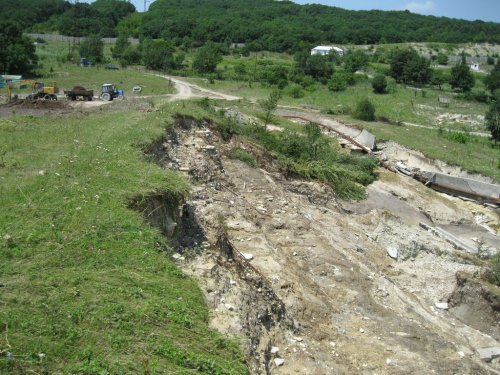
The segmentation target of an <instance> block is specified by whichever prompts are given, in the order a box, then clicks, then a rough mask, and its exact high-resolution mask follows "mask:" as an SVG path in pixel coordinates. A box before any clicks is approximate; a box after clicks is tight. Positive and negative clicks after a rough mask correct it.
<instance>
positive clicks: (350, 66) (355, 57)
mask: <svg viewBox="0 0 500 375" xmlns="http://www.w3.org/2000/svg"><path fill="white" fill-rule="evenodd" d="M368 61H369V57H368V55H367V54H366V53H364V52H363V51H359V50H358V51H354V52H351V53H349V54H347V56H345V58H344V64H345V70H347V71H348V72H351V73H355V72H357V71H358V70H362V69H364V68H365V67H366V66H367V65H368Z"/></svg>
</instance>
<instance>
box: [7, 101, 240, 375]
mask: <svg viewBox="0 0 500 375" xmlns="http://www.w3.org/2000/svg"><path fill="white" fill-rule="evenodd" d="M172 106H174V105H172ZM184 107H185V108H184V111H187V112H189V113H193V112H194V113H199V112H200V109H199V108H197V107H193V106H191V105H189V104H187V105H185V106H184ZM172 108H173V107H169V108H165V109H164V110H162V111H158V112H154V113H150V114H144V113H142V112H138V111H137V112H134V111H127V110H125V111H122V112H114V111H111V110H109V111H106V110H104V111H100V112H99V113H98V114H97V113H96V114H92V113H90V114H86V115H85V116H81V115H80V116H81V117H77V116H76V115H75V116H66V117H31V116H12V117H8V118H3V119H2V121H1V122H0V139H1V140H2V142H1V143H0V155H3V156H2V158H0V235H1V237H0V284H1V288H0V290H1V294H0V306H1V308H0V353H2V354H1V355H0V373H2V374H7V373H9V374H25V373H44V374H45V373H46V374H55V373H61V374H69V373H73V374H76V373H78V374H141V373H144V374H146V373H148V374H167V373H168V374H174V373H175V374H188V373H194V372H199V373H206V374H245V373H247V369H246V366H245V364H244V360H243V356H242V354H241V352H240V347H239V344H238V343H237V342H235V341H234V340H233V339H230V338H226V337H223V336H221V335H220V334H217V333H215V332H214V331H212V330H211V329H209V327H208V314H209V313H208V309H207V307H206V305H205V302H204V299H203V295H202V293H201V291H200V290H199V288H198V287H197V285H196V284H195V282H194V281H193V280H191V279H190V278H188V277H186V276H185V275H184V274H183V273H182V272H181V271H180V270H179V269H178V268H177V267H176V266H175V265H174V263H172V262H171V261H170V259H169V257H168V256H167V253H165V252H164V250H165V248H166V246H165V243H166V241H165V239H164V237H162V236H161V235H160V233H159V232H158V231H157V230H156V229H154V228H151V227H150V226H148V225H147V224H146V223H145V221H144V219H143V218H142V217H141V215H140V214H139V213H137V212H134V211H132V210H130V209H128V208H127V206H128V204H129V202H130V199H131V198H133V197H136V196H146V195H148V194H151V193H157V192H164V193H166V194H168V195H169V196H171V197H172V198H173V199H175V198H176V197H177V198H178V199H180V197H182V196H184V195H186V194H187V193H188V191H189V185H188V183H187V182H186V181H185V180H184V179H183V178H181V177H179V175H177V174H176V173H174V172H169V171H166V170H163V169H161V168H160V167H159V166H156V165H154V164H150V163H147V162H146V161H145V159H144V157H143V155H142V152H141V150H140V149H139V147H138V145H144V144H147V143H149V142H152V141H153V140H154V139H157V138H158V137H159V136H160V135H161V134H162V133H163V129H164V128H165V127H167V126H170V125H171V124H172V119H171V114H172V113H174V109H172ZM180 108H181V107H180V106H179V105H175V111H176V110H177V109H180ZM7 352H9V353H11V355H12V357H11V358H10V359H9V358H8V357H7V355H6V353H7Z"/></svg>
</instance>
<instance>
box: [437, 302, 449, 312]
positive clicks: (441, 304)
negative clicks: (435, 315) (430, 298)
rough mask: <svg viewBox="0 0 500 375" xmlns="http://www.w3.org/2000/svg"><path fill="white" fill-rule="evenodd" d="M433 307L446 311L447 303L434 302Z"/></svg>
mask: <svg viewBox="0 0 500 375" xmlns="http://www.w3.org/2000/svg"><path fill="white" fill-rule="evenodd" d="M435 306H436V307H437V308H438V309H441V310H448V303H446V302H436V304H435Z"/></svg>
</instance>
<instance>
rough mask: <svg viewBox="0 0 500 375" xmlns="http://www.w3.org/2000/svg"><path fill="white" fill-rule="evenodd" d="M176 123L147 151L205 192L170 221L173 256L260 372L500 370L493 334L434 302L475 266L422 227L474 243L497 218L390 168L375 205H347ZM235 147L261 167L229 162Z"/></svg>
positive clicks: (374, 191) (216, 322)
mask: <svg viewBox="0 0 500 375" xmlns="http://www.w3.org/2000/svg"><path fill="white" fill-rule="evenodd" d="M177 122H178V127H177V128H176V130H175V131H173V130H170V131H169V132H167V133H166V134H165V136H164V138H163V139H161V140H159V141H158V142H157V143H155V144H154V145H152V146H151V148H150V149H149V150H148V151H147V153H148V154H149V155H150V159H151V160H154V161H156V162H158V163H159V164H161V165H162V166H164V167H165V168H172V169H175V170H179V171H182V172H183V173H185V174H186V175H187V176H188V178H190V179H191V181H192V183H193V185H194V190H193V193H192V196H191V197H190V199H189V200H188V201H187V202H185V205H184V208H183V209H182V211H178V214H176V215H177V217H183V219H182V220H181V221H180V224H179V222H177V224H176V225H173V224H172V223H173V221H174V220H170V221H169V222H170V224H171V225H170V226H168V225H167V226H166V227H169V228H170V229H173V230H174V232H175V233H176V234H177V240H176V243H175V244H174V245H175V247H177V249H178V251H179V253H180V255H177V256H176V257H175V258H177V259H178V261H179V265H180V266H181V267H182V268H183V269H184V270H185V272H187V273H188V274H190V275H192V276H193V277H195V278H196V279H197V280H198V282H199V285H200V286H201V288H202V289H203V291H204V293H205V296H206V299H207V302H208V305H209V306H210V308H211V323H212V325H213V326H214V327H215V328H217V329H218V330H220V331H222V332H226V333H230V334H233V335H237V336H240V337H241V338H242V340H243V342H244V343H245V348H246V353H247V358H248V361H249V364H250V367H251V372H252V373H253V374H271V373H272V374H294V373H298V374H354V373H355V374H374V373H378V374H430V373H436V374H455V373H460V374H492V373H498V372H499V371H500V365H499V364H498V363H497V362H495V360H494V361H492V362H491V363H486V362H483V361H481V360H480V359H479V357H478V356H477V353H476V350H477V349H478V348H482V347H491V346H499V343H498V342H497V341H496V339H495V338H494V337H492V336H490V335H489V333H488V331H486V330H485V329H484V327H475V326H474V325H472V324H471V325H468V324H469V322H468V321H467V320H466V319H462V320H460V319H458V318H457V317H456V314H455V315H454V314H452V313H450V312H448V311H446V310H440V309H438V308H437V307H436V305H435V304H436V303H437V302H444V301H448V299H449V296H450V295H451V293H452V292H453V290H454V288H455V285H456V281H455V274H456V272H459V271H465V272H469V273H474V272H476V271H478V270H479V267H478V266H476V265H475V264H476V263H477V262H475V261H473V260H471V259H470V258H469V256H468V254H464V253H462V252H461V251H458V250H456V249H454V248H453V247H452V245H450V244H449V243H448V242H446V241H444V240H442V239H440V238H438V237H435V236H433V235H432V234H431V233H429V232H427V231H426V230H424V229H422V228H421V227H420V226H419V225H418V224H419V222H425V223H428V224H432V225H436V224H440V225H451V226H457V227H458V228H460V225H466V226H467V228H468V231H467V232H466V233H467V234H468V235H469V236H476V235H477V233H479V232H481V231H482V230H484V228H483V227H480V226H479V225H478V223H477V222H478V221H477V217H481V218H482V219H481V224H482V225H483V224H489V225H490V226H491V227H495V228H498V223H499V217H498V214H497V213H495V212H494V211H493V210H492V209H489V208H486V207H482V206H479V205H476V204H473V203H471V202H464V201H461V200H459V199H455V198H450V197H446V196H444V195H441V194H439V193H436V192H434V191H432V190H429V189H427V188H426V187H425V186H423V185H421V184H420V183H418V182H416V181H414V180H412V179H407V178H404V177H401V176H399V175H396V174H393V173H390V172H387V171H384V170H381V171H380V174H381V176H380V177H381V178H380V180H379V181H377V182H375V183H374V184H372V185H371V186H370V187H369V188H368V199H367V200H366V201H363V202H359V203H354V202H342V201H339V200H337V199H336V198H335V195H334V194H333V192H332V191H331V189H330V188H329V187H328V186H325V185H323V184H319V183H313V182H306V181H300V180H295V179H292V178H290V177H289V176H286V174H283V172H282V171H281V170H280V168H279V167H278V165H277V164H276V163H275V161H274V160H273V158H272V157H271V156H270V155H269V154H267V153H266V152H265V151H264V150H262V149H261V148H260V147H258V146H255V145H253V144H249V143H248V142H246V141H245V140H243V139H240V138H233V139H232V140H231V141H230V142H229V143H224V142H222V141H221V139H220V138H219V137H218V135H217V134H216V133H215V132H214V131H212V126H211V124H210V123H209V122H205V123H199V122H196V121H195V120H193V119H191V118H189V117H179V118H178V120H177ZM235 147H238V148H244V149H247V150H248V151H250V152H252V153H253V154H254V156H255V158H256V159H257V160H258V164H259V166H260V167H259V168H252V167H249V166H248V165H246V164H244V163H242V162H241V161H238V160H232V159H229V158H228V157H226V155H227V154H228V151H230V150H231V149H232V148H235ZM147 206H148V205H146V206H144V207H147ZM150 207H152V209H149V210H145V211H147V212H151V211H154V207H155V205H154V204H153V205H150ZM160 211H161V210H160ZM186 212H187V213H186ZM146 216H148V215H146ZM166 216H169V217H171V218H172V217H173V216H175V215H172V214H169V215H166ZM159 221H160V222H159V223H158V222H156V225H159V226H162V225H164V224H165V223H162V222H161V217H160V219H159ZM152 223H155V221H154V220H153V221H152ZM186 238H190V239H191V243H189V241H188V242H186V241H184V240H182V241H180V240H179V239H186ZM388 248H395V249H397V251H398V255H397V259H393V258H391V257H389V256H388V255H387V250H388ZM193 249H194V250H195V252H196V253H198V254H199V255H197V256H192V253H193V251H188V250H193ZM467 303H468V302H467ZM470 307H471V308H472V309H473V308H474V306H473V305H471V306H470ZM477 314H489V313H488V312H487V310H485V309H479V310H478V311H477ZM484 321H488V320H487V319H486V317H485V319H484ZM280 360H284V362H282V361H280Z"/></svg>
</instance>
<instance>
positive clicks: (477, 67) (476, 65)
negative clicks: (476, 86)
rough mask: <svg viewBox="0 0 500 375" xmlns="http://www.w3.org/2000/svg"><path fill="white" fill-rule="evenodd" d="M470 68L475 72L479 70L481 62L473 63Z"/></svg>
mask: <svg viewBox="0 0 500 375" xmlns="http://www.w3.org/2000/svg"><path fill="white" fill-rule="evenodd" d="M470 68H471V69H472V70H474V71H475V72H479V63H473V64H471V66H470Z"/></svg>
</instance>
